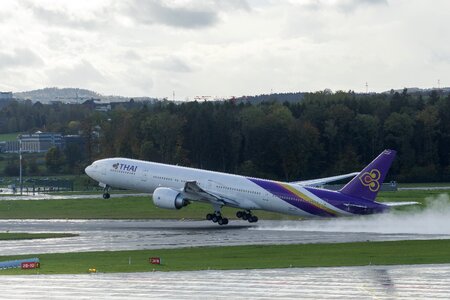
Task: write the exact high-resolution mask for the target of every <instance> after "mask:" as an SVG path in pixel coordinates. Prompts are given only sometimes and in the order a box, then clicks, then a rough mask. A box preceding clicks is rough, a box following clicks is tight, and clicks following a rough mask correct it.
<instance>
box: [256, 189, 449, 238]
mask: <svg viewBox="0 0 450 300" xmlns="http://www.w3.org/2000/svg"><path fill="white" fill-rule="evenodd" d="M425 203H426V205H425V208H422V207H421V206H420V205H417V206H413V207H411V208H410V209H407V210H402V211H398V210H397V211H396V210H393V211H391V212H389V213H385V214H376V215H367V216H359V217H348V218H347V217H343V218H336V219H313V220H304V221H294V222H293V221H286V223H285V224H284V223H283V222H282V223H281V226H276V227H270V228H268V227H265V226H264V225H262V226H259V227H258V229H263V230H285V231H320V232H369V233H384V234H390V233H392V234H399V233H400V234H401V233H404V234H444V235H446V234H450V198H449V195H448V194H440V195H438V196H437V197H428V198H426V200H425Z"/></svg>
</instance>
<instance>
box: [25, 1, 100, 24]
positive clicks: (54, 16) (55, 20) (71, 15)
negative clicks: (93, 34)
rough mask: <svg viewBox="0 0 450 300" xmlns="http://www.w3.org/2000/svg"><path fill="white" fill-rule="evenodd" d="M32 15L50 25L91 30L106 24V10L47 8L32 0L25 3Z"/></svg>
mask: <svg viewBox="0 0 450 300" xmlns="http://www.w3.org/2000/svg"><path fill="white" fill-rule="evenodd" d="M25 7H27V8H28V9H30V10H31V12H32V13H33V15H34V16H35V17H36V18H37V19H39V20H41V21H42V22H45V23H47V24H49V25H50V26H56V27H65V28H70V29H85V30H92V29H96V28H100V27H102V26H104V25H106V19H107V17H108V14H107V11H105V10H100V11H94V12H93V11H90V10H87V9H86V10H84V11H83V10H81V11H76V12H75V11H70V10H69V9H68V8H64V7H52V8H47V7H43V6H42V5H39V4H36V3H34V2H28V3H25Z"/></svg>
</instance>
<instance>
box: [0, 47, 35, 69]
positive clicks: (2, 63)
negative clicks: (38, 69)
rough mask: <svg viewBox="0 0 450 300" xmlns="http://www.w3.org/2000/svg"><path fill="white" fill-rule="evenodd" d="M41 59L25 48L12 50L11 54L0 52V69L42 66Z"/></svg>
mask: <svg viewBox="0 0 450 300" xmlns="http://www.w3.org/2000/svg"><path fill="white" fill-rule="evenodd" d="M42 64H43V61H42V59H41V58H40V57H39V56H38V55H37V54H35V53H34V52H33V51H31V50H28V49H25V48H17V49H14V51H13V52H12V53H8V52H0V67H1V68H10V67H30V66H39V65H42Z"/></svg>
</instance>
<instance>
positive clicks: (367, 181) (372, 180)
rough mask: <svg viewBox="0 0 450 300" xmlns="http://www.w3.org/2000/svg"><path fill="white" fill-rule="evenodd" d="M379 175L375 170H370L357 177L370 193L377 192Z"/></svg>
mask: <svg viewBox="0 0 450 300" xmlns="http://www.w3.org/2000/svg"><path fill="white" fill-rule="evenodd" d="M380 178H381V173H380V171H378V170H377V169H372V170H371V171H370V172H364V173H363V174H361V176H359V180H360V181H361V183H362V184H363V185H364V186H367V187H369V189H370V190H371V191H372V192H377V191H378V190H379V189H380V186H381V185H380V182H379V180H380Z"/></svg>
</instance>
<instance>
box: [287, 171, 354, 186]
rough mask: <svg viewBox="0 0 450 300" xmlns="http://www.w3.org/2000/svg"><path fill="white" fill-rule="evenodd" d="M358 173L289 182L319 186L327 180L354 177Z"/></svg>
mask: <svg viewBox="0 0 450 300" xmlns="http://www.w3.org/2000/svg"><path fill="white" fill-rule="evenodd" d="M358 174H359V172H353V173H348V174H343V175H337V176H331V177H324V178H318V179H310V180H303V181H295V182H291V183H294V184H298V185H303V186H320V185H323V184H325V183H328V182H333V181H338V180H341V179H345V178H349V177H355V176H356V175H358Z"/></svg>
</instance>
